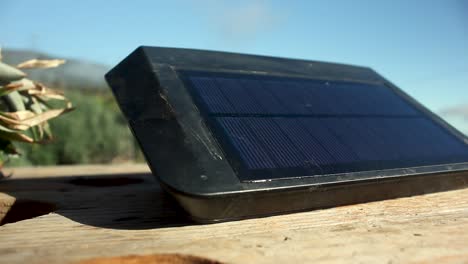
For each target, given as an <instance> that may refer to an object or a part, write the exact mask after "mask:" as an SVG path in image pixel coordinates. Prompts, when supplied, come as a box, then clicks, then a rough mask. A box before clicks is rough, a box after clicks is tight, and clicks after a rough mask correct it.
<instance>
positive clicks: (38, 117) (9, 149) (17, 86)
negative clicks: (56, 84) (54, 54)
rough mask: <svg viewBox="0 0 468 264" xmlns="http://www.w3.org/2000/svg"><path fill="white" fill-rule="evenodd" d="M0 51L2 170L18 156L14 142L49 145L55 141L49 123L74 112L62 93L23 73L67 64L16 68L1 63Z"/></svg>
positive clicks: (49, 62) (34, 62)
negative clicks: (5, 163) (9, 159)
mask: <svg viewBox="0 0 468 264" xmlns="http://www.w3.org/2000/svg"><path fill="white" fill-rule="evenodd" d="M1 58H2V57H1V50H0V167H1V166H2V165H3V163H4V162H5V160H6V159H8V158H9V157H10V156H11V155H18V151H17V149H16V148H15V147H14V145H13V142H14V141H20V142H27V143H39V144H43V143H47V142H49V141H51V140H52V139H53V136H52V132H51V131H50V127H49V124H48V122H47V121H48V120H50V119H52V118H55V117H58V116H60V115H62V114H64V113H67V112H69V111H71V110H73V107H72V104H71V102H70V101H69V100H68V99H67V98H66V97H65V96H64V95H63V93H62V92H59V91H56V90H53V89H50V88H48V87H46V86H45V85H43V84H41V83H39V82H36V81H33V80H30V79H28V78H27V75H26V74H25V73H24V72H23V71H22V70H21V69H38V68H41V69H47V68H54V67H58V66H60V65H61V64H63V63H65V61H64V60H37V59H33V60H29V61H25V62H23V63H20V64H18V65H17V66H16V67H14V66H11V65H8V64H6V63H3V62H2V61H1Z"/></svg>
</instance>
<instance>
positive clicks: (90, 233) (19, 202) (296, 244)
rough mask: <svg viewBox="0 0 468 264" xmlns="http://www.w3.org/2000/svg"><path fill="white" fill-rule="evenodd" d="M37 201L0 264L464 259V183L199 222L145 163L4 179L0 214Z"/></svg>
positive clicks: (467, 251) (0, 251) (19, 173)
mask: <svg viewBox="0 0 468 264" xmlns="http://www.w3.org/2000/svg"><path fill="white" fill-rule="evenodd" d="M37 201H40V202H42V203H41V204H39V205H37V206H36V207H37V208H36V210H35V209H34V208H31V207H34V206H35V202H37ZM15 204H16V205H15ZM12 205H13V207H12ZM47 205H49V206H47ZM15 206H16V208H15ZM12 208H13V209H12ZM38 208H39V209H41V208H42V209H43V210H54V212H52V213H49V214H45V215H42V216H39V217H35V218H32V219H27V220H22V221H18V222H14V223H7V224H5V225H2V226H0V263H71V262H75V261H81V260H86V259H92V258H95V257H106V256H126V255H148V254H154V253H181V254H192V255H197V256H202V257H208V258H211V259H214V260H218V261H221V262H227V263H312V262H316V261H320V262H325V263H336V262H346V263H348V262H355V263H402V262H404V263H427V262H429V263H468V189H464V190H458V191H450V192H443V193H436V194H429V195H423V196H416V197H410V198H401V199H395V200H387V201H381V202H373V203H367V204H358V205H353V206H344V207H338V208H332V209H327V210H317V211H312V212H305V213H297V214H289V215H282V216H274V217H267V218H261V219H251V220H244V221H236V222H228V223H220V224H212V225H196V224H194V223H192V222H190V221H189V220H187V219H186V218H185V217H184V214H183V213H182V212H181V210H180V209H179V208H178V207H177V205H176V204H175V203H174V201H172V200H171V198H170V197H169V196H168V195H166V194H165V193H163V192H162V191H161V189H160V188H159V186H158V184H157V182H156V181H155V180H154V179H153V177H152V176H151V175H150V174H149V170H148V168H147V167H146V166H145V165H122V166H77V167H52V168H30V169H27V168H25V169H15V173H14V175H13V176H12V177H11V178H9V179H6V180H1V181H0V218H3V217H4V216H5V215H6V216H7V217H9V219H10V220H12V219H13V220H15V219H14V217H13V218H12V217H11V215H10V216H8V214H10V213H13V211H15V212H14V216H16V217H20V218H21V217H22V216H21V211H24V210H26V211H27V210H32V211H33V212H34V211H40V210H39V209H38ZM18 213H20V215H19V216H18ZM23 213H24V212H23ZM26 215H27V213H26ZM4 220H5V219H4ZM16 220H18V219H16ZM115 263H117V262H115Z"/></svg>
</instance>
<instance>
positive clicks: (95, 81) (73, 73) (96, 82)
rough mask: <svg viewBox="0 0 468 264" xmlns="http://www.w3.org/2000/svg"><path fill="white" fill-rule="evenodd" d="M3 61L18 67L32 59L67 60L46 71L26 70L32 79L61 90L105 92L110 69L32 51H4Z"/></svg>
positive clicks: (92, 63) (96, 64) (91, 63)
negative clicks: (107, 73) (106, 76)
mask: <svg viewBox="0 0 468 264" xmlns="http://www.w3.org/2000/svg"><path fill="white" fill-rule="evenodd" d="M2 56H3V61H4V62H6V63H8V64H12V65H17V64H18V63H21V62H23V61H26V60H30V59H65V60H67V63H65V64H64V65H62V66H60V67H58V68H54V69H46V70H25V72H27V73H28V75H29V76H30V77H31V79H34V80H37V81H40V82H42V83H44V84H46V85H49V86H50V87H54V88H59V89H79V90H97V91H104V90H107V89H108V86H107V84H106V82H105V80H104V74H105V73H106V72H107V71H109V69H110V67H109V66H107V65H103V64H98V63H94V62H90V61H84V60H77V59H68V58H62V57H58V56H53V55H49V54H45V53H41V52H37V51H31V50H16V49H2Z"/></svg>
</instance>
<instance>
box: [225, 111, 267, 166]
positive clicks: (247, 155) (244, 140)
mask: <svg viewBox="0 0 468 264" xmlns="http://www.w3.org/2000/svg"><path fill="white" fill-rule="evenodd" d="M217 121H218V122H219V123H220V124H221V126H222V127H223V128H224V129H225V130H226V132H227V133H229V136H230V137H229V138H230V139H231V140H232V141H233V143H234V145H235V146H236V148H237V149H238V150H239V152H240V155H241V157H242V158H243V160H244V162H245V163H246V164H247V166H248V167H249V168H250V169H262V168H274V167H275V164H274V163H273V161H272V160H271V159H270V157H269V156H268V154H267V153H266V151H265V150H264V149H263V148H262V146H261V145H260V144H259V142H258V140H257V139H256V137H255V135H254V134H253V133H252V132H251V131H250V128H249V127H248V126H247V125H246V124H245V121H244V120H242V119H240V118H235V117H223V118H217Z"/></svg>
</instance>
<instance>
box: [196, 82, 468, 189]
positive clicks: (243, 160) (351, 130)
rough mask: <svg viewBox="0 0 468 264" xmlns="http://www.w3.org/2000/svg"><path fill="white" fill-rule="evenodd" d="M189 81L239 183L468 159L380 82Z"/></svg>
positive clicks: (461, 147)
mask: <svg viewBox="0 0 468 264" xmlns="http://www.w3.org/2000/svg"><path fill="white" fill-rule="evenodd" d="M188 81H189V87H190V89H191V92H192V94H193V96H194V99H195V101H196V102H197V105H199V107H200V110H201V112H202V114H204V115H206V120H207V123H208V125H209V126H211V127H212V131H213V133H214V136H215V137H216V138H218V141H219V142H220V144H221V146H222V147H223V150H224V151H225V153H226V155H227V156H228V159H230V161H231V164H233V166H234V167H235V169H236V168H237V169H236V170H237V172H238V176H239V178H240V179H241V180H246V181H251V180H261V179H276V178H285V177H293V176H313V175H320V174H329V173H340V172H354V171H361V170H381V169H393V168H399V167H408V166H410V167H411V166H413V167H415V166H427V165H435V164H445V163H453V162H463V161H468V148H467V144H465V143H464V142H463V141H461V140H460V139H459V138H457V137H455V136H454V135H452V134H450V133H449V132H447V131H446V130H445V129H443V128H442V127H441V126H440V125H438V124H436V123H435V122H434V121H432V120H431V119H429V118H427V117H426V116H425V115H424V114H422V113H421V112H420V111H419V110H417V108H415V107H414V106H413V105H412V104H411V103H410V102H407V101H406V99H403V97H401V96H400V95H399V94H397V92H396V91H394V90H392V89H390V88H388V87H386V86H384V85H379V84H370V83H353V82H339V81H323V80H310V79H300V78H282V77H271V76H270V77H265V76H264V77H261V76H255V75H245V74H215V73H212V74H209V73H202V74H196V73H194V74H191V75H189V78H188ZM304 173H306V174H307V173H310V174H307V175H304Z"/></svg>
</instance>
